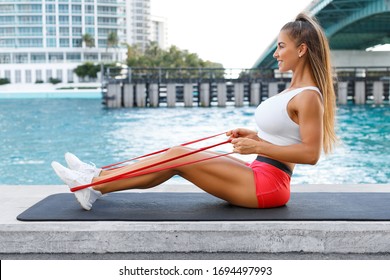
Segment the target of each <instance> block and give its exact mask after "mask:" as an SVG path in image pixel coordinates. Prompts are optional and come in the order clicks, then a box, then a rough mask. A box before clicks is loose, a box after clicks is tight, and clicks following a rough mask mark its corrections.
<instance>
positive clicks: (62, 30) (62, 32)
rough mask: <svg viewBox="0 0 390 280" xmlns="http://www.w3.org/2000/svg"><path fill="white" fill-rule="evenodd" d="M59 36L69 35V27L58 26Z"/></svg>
mask: <svg viewBox="0 0 390 280" xmlns="http://www.w3.org/2000/svg"><path fill="white" fill-rule="evenodd" d="M60 36H69V27H60Z"/></svg>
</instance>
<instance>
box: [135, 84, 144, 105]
mask: <svg viewBox="0 0 390 280" xmlns="http://www.w3.org/2000/svg"><path fill="white" fill-rule="evenodd" d="M145 89H146V85H145V84H144V83H142V84H137V85H136V86H135V104H136V105H137V107H145V106H146V100H145V98H146V94H145Z"/></svg>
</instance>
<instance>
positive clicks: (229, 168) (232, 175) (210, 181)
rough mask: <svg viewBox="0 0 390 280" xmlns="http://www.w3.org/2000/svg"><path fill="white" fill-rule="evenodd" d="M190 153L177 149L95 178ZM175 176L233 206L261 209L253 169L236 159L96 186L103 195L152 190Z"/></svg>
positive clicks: (197, 155)
mask: <svg viewBox="0 0 390 280" xmlns="http://www.w3.org/2000/svg"><path fill="white" fill-rule="evenodd" d="M189 151H192V149H189V148H185V147H175V148H172V149H170V150H168V151H167V152H166V153H164V154H162V155H160V156H156V157H154V158H150V159H148V160H143V161H140V162H137V163H134V164H132V165H130V166H125V167H122V168H121V169H120V170H113V172H112V173H110V174H108V175H106V176H100V177H98V178H95V179H94V181H97V180H101V179H103V180H104V179H107V178H110V177H112V176H115V175H117V174H121V173H124V172H127V171H131V170H134V169H137V168H140V167H143V166H146V165H149V164H152V163H155V162H159V161H161V160H165V159H168V158H172V157H175V156H178V155H181V154H184V153H188V152H189ZM213 154H215V153H210V152H199V153H195V154H193V155H190V156H188V157H184V158H180V159H177V160H175V161H173V162H169V163H165V164H162V165H159V166H158V167H164V166H170V165H172V164H177V163H182V162H188V161H193V160H199V159H203V158H208V157H210V156H211V155H213ZM174 175H180V176H181V177H183V178H185V179H187V180H188V181H190V182H192V183H193V184H195V185H196V186H198V187H199V188H201V189H202V190H204V191H206V192H208V193H210V194H212V195H214V196H216V197H219V198H221V199H224V200H226V201H228V202H230V203H232V204H235V205H239V206H244V207H257V206H258V202H257V198H256V190H255V181H254V176H253V171H252V169H251V168H249V167H247V166H246V165H244V164H243V163H242V161H240V160H236V159H234V158H232V157H220V158H215V159H210V160H207V161H204V162H200V163H194V164H189V165H184V166H180V167H177V168H174V169H168V170H164V171H160V172H155V173H150V174H146V175H142V176H137V177H133V178H129V179H123V180H117V181H114V182H109V183H104V184H100V185H97V186H94V187H93V188H94V189H96V190H99V191H101V192H102V193H109V192H114V191H120V190H125V189H137V188H142V189H144V188H151V187H154V186H157V185H159V184H161V183H163V182H165V181H166V180H168V179H169V178H171V177H172V176H174Z"/></svg>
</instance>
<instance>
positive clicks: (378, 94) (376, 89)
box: [372, 81, 383, 105]
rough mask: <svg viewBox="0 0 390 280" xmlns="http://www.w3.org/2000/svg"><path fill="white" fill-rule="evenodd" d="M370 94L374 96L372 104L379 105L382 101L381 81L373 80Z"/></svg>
mask: <svg viewBox="0 0 390 280" xmlns="http://www.w3.org/2000/svg"><path fill="white" fill-rule="evenodd" d="M372 91H373V92H372V94H373V96H374V104H376V105H379V104H382V103H383V82H382V81H375V82H374V84H373V87H372Z"/></svg>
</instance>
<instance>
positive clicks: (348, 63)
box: [331, 50, 390, 68]
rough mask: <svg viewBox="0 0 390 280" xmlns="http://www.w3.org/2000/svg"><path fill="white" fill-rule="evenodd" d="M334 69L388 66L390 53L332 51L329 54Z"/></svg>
mask: <svg viewBox="0 0 390 280" xmlns="http://www.w3.org/2000/svg"><path fill="white" fill-rule="evenodd" d="M331 56H332V63H333V66H334V67H360V68H363V67H378V66H379V67H382V66H387V67H389V66H390V51H380V52H379V51H376V52H372V51H371V52H366V51H356V50H337V51H336V50H334V51H332V52H331Z"/></svg>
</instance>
